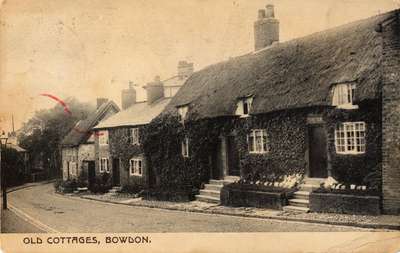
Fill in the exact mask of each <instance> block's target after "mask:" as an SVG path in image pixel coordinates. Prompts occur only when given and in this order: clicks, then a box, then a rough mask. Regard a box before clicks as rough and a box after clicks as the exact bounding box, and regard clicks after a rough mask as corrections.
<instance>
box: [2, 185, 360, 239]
mask: <svg viewBox="0 0 400 253" xmlns="http://www.w3.org/2000/svg"><path fill="white" fill-rule="evenodd" d="M9 203H10V204H11V205H12V206H14V207H16V208H17V209H18V210H20V211H22V212H23V213H25V214H27V215H29V216H30V217H31V218H34V219H35V220H36V221H38V222H40V223H41V224H45V225H47V226H48V227H50V228H52V229H54V230H56V231H59V232H99V233H107V232H115V233H117V232H120V233H124V232H284V231H285V232H300V231H301V232H311V231H318V232H322V231H367V230H366V229H361V228H353V227H344V226H332V225H324V224H311V223H301V222H287V221H279V220H268V219H256V218H244V217H234V216H226V215H217V214H201V213H192V212H182V211H170V210H162V209H154V208H145V207H133V206H126V205H117V204H109V203H103V202H97V201H92V200H85V199H80V198H77V197H67V196H62V195H58V194H55V193H54V188H53V185H52V184H44V185H38V186H34V187H29V188H24V189H21V190H17V191H14V192H11V193H9ZM2 223H3V228H4V230H3V231H4V232H21V233H22V232H30V231H31V230H32V227H31V226H27V225H26V224H25V223H23V222H21V224H20V223H19V222H18V219H17V218H16V217H14V216H13V215H5V216H4V217H3V222H2ZM10 226H11V227H10Z"/></svg>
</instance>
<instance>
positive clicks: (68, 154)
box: [61, 147, 78, 180]
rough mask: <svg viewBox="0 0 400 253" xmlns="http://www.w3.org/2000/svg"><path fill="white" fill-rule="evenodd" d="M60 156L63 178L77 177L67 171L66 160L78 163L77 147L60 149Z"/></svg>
mask: <svg viewBox="0 0 400 253" xmlns="http://www.w3.org/2000/svg"><path fill="white" fill-rule="evenodd" d="M61 156H62V171H63V180H67V179H72V178H77V175H78V174H77V175H71V172H69V171H68V162H76V163H77V164H78V147H73V148H63V149H62V150H61Z"/></svg>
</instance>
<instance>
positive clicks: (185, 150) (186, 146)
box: [181, 137, 189, 158]
mask: <svg viewBox="0 0 400 253" xmlns="http://www.w3.org/2000/svg"><path fill="white" fill-rule="evenodd" d="M181 151H182V156H183V157H185V158H188V157H189V138H188V137H185V138H184V139H183V141H182V144H181Z"/></svg>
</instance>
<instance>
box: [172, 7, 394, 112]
mask: <svg viewBox="0 0 400 253" xmlns="http://www.w3.org/2000/svg"><path fill="white" fill-rule="evenodd" d="M396 13H398V10H396V11H392V12H388V13H385V14H381V15H378V16H374V17H371V18H368V19H364V20H360V21H356V22H353V23H350V24H347V25H343V26H340V27H337V28H333V29H329V30H326V31H323V32H319V33H315V34H312V35H309V36H306V37H303V38H299V39H294V40H291V41H288V42H284V43H279V44H277V45H273V46H271V47H269V48H266V49H263V50H260V51H258V52H254V53H249V54H246V55H243V56H239V57H235V58H232V59H230V60H228V61H225V62H221V63H218V64H215V65H211V66H209V67H206V68H204V69H202V70H200V71H198V72H195V73H194V74H193V75H192V76H191V77H190V78H189V79H188V80H187V81H186V83H185V85H184V86H183V87H182V88H181V89H180V90H179V91H178V93H177V94H176V96H175V97H174V98H173V100H172V101H171V103H170V104H169V105H168V107H167V109H166V111H165V112H167V111H171V110H175V107H176V106H179V105H184V104H190V107H191V109H190V110H191V111H192V112H196V113H197V114H198V115H199V116H200V117H217V116H229V115H233V114H234V112H235V109H236V103H237V99H238V98H240V97H245V96H247V95H254V100H253V105H252V110H251V112H250V113H252V114H259V113H268V112H272V111H277V110H283V109H290V108H301V107H309V106H318V105H330V104H331V98H330V97H331V96H330V88H331V85H332V84H335V83H340V82H350V81H355V82H357V91H356V100H358V101H362V100H368V99H374V98H377V96H378V84H379V81H380V78H381V74H380V71H379V66H380V62H381V58H382V38H381V34H379V33H377V32H376V31H375V29H376V27H377V26H378V25H379V24H380V23H381V22H383V21H385V20H387V19H389V18H391V17H392V16H394V15H395V14H396Z"/></svg>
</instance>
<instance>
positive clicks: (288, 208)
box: [283, 206, 310, 213]
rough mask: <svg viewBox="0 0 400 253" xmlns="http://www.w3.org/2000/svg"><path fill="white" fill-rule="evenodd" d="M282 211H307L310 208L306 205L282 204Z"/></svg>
mask: <svg viewBox="0 0 400 253" xmlns="http://www.w3.org/2000/svg"><path fill="white" fill-rule="evenodd" d="M283 211H289V212H300V213H308V212H309V211H310V209H309V208H308V207H300V206H284V207H283Z"/></svg>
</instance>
